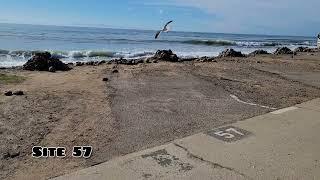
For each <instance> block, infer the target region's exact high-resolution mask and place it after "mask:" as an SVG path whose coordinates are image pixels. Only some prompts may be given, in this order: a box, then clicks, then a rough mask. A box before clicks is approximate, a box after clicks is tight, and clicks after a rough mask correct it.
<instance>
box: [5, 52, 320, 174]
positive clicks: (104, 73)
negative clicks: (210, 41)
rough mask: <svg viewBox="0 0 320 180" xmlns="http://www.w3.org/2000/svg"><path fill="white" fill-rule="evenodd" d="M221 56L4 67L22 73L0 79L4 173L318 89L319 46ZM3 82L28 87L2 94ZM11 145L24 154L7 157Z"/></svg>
mask: <svg viewBox="0 0 320 180" xmlns="http://www.w3.org/2000/svg"><path fill="white" fill-rule="evenodd" d="M216 61H217V62H197V61H191V62H182V63H171V62H159V63H145V64H138V65H115V64H103V65H100V66H82V67H74V69H73V70H71V71H68V72H57V73H49V72H29V71H22V70H0V73H7V74H15V75H19V76H24V77H26V80H25V81H24V82H22V83H19V84H1V85H0V92H1V95H0V144H1V145H0V152H1V157H0V158H1V161H0V179H47V178H50V177H55V176H59V175H62V174H66V173H70V172H73V171H75V170H79V169H82V168H84V167H89V166H92V165H95V164H99V163H101V162H105V161H108V160H110V159H112V158H115V157H117V156H121V155H125V154H128V153H131V152H134V151H138V150H142V149H146V148H149V147H153V146H156V145H161V144H163V143H166V142H169V141H172V140H174V139H176V138H181V137H185V136H188V135H192V134H195V133H197V132H201V131H205V130H209V129H212V128H214V127H217V126H220V125H223V124H228V123H231V122H235V121H241V120H243V119H247V118H250V117H253V116H257V115H260V114H264V113H267V112H270V111H273V109H271V108H275V109H279V108H283V107H287V106H291V105H295V104H298V103H301V102H304V101H308V100H311V99H313V98H317V97H320V54H319V53H299V54H298V55H297V56H295V57H294V59H292V57H291V55H283V56H274V55H261V56H256V57H248V58H219V59H216ZM114 69H117V70H118V71H119V73H112V71H113V70H114ZM105 77H107V78H108V79H109V81H107V82H103V81H102V78H105ZM6 90H22V91H24V92H25V95H24V96H12V97H6V96H4V95H3V92H4V91H6ZM230 95H234V96H236V97H238V98H239V99H240V100H241V101H244V102H248V103H254V104H257V106H252V105H248V104H244V103H241V102H239V101H236V100H235V99H234V98H232V97H231V96H230ZM262 106H268V107H270V108H266V107H262ZM35 145H37V146H62V147H67V149H68V150H70V149H71V148H72V146H75V145H91V146H93V154H92V157H91V158H90V159H76V158H72V157H70V156H67V157H66V158H63V159H59V158H47V159H34V158H32V157H31V148H32V146H35ZM12 151H16V152H18V154H19V155H18V156H17V157H13V158H10V157H4V155H5V154H6V153H7V152H12ZM67 154H70V152H67Z"/></svg>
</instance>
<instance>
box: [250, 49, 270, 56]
mask: <svg viewBox="0 0 320 180" xmlns="http://www.w3.org/2000/svg"><path fill="white" fill-rule="evenodd" d="M259 54H270V53H268V51H265V50H262V49H258V50H255V51H253V52H252V53H250V54H249V55H251V56H255V55H259Z"/></svg>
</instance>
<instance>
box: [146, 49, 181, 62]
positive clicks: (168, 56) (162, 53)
mask: <svg viewBox="0 0 320 180" xmlns="http://www.w3.org/2000/svg"><path fill="white" fill-rule="evenodd" d="M152 59H157V60H162V61H170V62H178V61H179V58H178V56H177V55H176V54H174V53H173V52H172V51H171V50H170V49H169V50H158V51H157V52H156V54H155V55H154V56H153V57H152Z"/></svg>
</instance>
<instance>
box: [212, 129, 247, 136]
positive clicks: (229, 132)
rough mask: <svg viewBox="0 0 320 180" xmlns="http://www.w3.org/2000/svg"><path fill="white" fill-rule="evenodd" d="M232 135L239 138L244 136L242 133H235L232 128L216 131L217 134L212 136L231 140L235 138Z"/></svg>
mask: <svg viewBox="0 0 320 180" xmlns="http://www.w3.org/2000/svg"><path fill="white" fill-rule="evenodd" d="M234 133H235V134H238V135H240V136H244V134H243V133H241V132H239V131H237V130H236V129H234V128H229V129H226V130H225V131H218V132H215V133H214V134H215V135H217V136H220V137H224V138H226V139H232V138H235V134H234Z"/></svg>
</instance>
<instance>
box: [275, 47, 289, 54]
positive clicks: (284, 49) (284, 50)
mask: <svg viewBox="0 0 320 180" xmlns="http://www.w3.org/2000/svg"><path fill="white" fill-rule="evenodd" d="M274 54H275V55H283V54H293V51H291V49H289V48H287V47H280V48H278V49H277V50H276V51H275V52H274Z"/></svg>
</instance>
